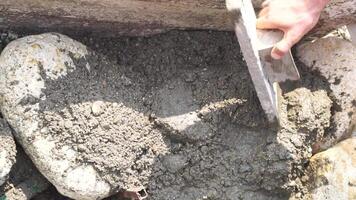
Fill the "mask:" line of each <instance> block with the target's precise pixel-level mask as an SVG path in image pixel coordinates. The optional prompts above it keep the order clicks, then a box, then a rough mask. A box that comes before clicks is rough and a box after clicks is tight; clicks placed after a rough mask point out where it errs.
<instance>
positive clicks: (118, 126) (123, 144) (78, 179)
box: [0, 33, 166, 200]
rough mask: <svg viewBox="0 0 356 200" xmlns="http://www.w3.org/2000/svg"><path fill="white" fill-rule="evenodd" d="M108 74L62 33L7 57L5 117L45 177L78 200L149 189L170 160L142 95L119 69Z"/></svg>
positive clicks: (1, 79)
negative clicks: (160, 164) (158, 162)
mask: <svg viewBox="0 0 356 200" xmlns="http://www.w3.org/2000/svg"><path fill="white" fill-rule="evenodd" d="M108 66H109V64H108V62H107V61H105V60H102V59H98V58H97V57H96V55H94V54H92V53H90V51H89V50H88V49H87V48H86V47H85V46H84V45H82V44H80V43H78V42H76V41H74V40H72V39H70V38H68V37H66V36H63V35H60V34H55V33H50V34H42V35H36V36H29V37H25V38H21V39H18V40H16V41H14V42H12V43H10V44H9V45H8V46H7V47H6V48H5V49H4V51H3V52H2V54H1V57H0V91H1V98H0V107H1V111H2V113H3V115H4V117H5V118H6V120H8V122H9V124H11V126H12V127H13V128H14V130H15V132H16V133H15V136H16V137H17V139H18V141H19V142H20V144H21V145H22V146H23V148H24V149H25V151H26V152H27V154H29V156H30V157H31V159H32V160H33V162H34V163H35V165H36V166H37V168H38V169H39V170H40V172H41V173H42V174H43V175H44V176H45V177H46V178H47V179H48V180H49V181H50V182H51V183H52V184H53V185H54V186H55V187H56V188H57V189H58V191H59V192H60V193H62V194H64V195H66V196H68V197H71V198H73V199H85V200H87V199H88V200H91V199H93V200H94V199H102V198H105V197H107V196H109V195H110V194H112V193H113V192H115V191H116V190H118V189H126V190H130V191H139V190H141V189H143V187H144V185H147V181H148V178H149V176H150V169H151V168H150V166H151V165H152V164H153V163H154V159H155V157H156V156H157V155H160V154H164V153H165V152H166V148H165V146H166V144H165V143H164V141H163V136H162V135H161V134H160V133H159V132H158V131H157V130H154V129H153V125H152V123H151V122H150V121H149V119H148V117H146V116H144V115H143V114H142V113H141V112H140V111H139V109H140V108H137V107H135V101H138V100H137V99H142V97H140V89H137V87H136V86H135V85H134V84H131V85H130V88H132V90H129V89H127V87H126V86H125V84H123V83H122V82H120V80H121V79H120V77H121V76H122V75H123V74H122V72H121V71H119V69H120V68H119V67H113V68H108ZM115 70H116V71H115ZM108 77H109V78H108ZM105 81H107V82H108V83H106V82H105Z"/></svg>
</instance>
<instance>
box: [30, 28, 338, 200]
mask: <svg viewBox="0 0 356 200" xmlns="http://www.w3.org/2000/svg"><path fill="white" fill-rule="evenodd" d="M77 40H78V41H80V42H82V43H84V44H86V45H87V46H89V47H90V48H91V49H93V50H94V52H95V53H92V54H91V55H92V56H91V57H90V58H89V59H90V60H91V63H96V64H94V65H91V68H90V70H91V71H90V73H87V72H86V70H85V69H86V68H85V66H84V67H78V68H77V70H75V71H74V72H73V73H71V74H69V75H68V76H66V77H65V78H64V79H60V80H56V81H53V82H50V81H49V80H47V82H46V85H47V88H46V91H45V93H46V96H47V98H48V101H47V104H46V105H42V107H41V109H42V111H43V113H44V114H43V118H44V120H45V121H46V122H47V123H48V127H49V128H50V129H51V133H52V134H53V135H52V136H53V137H56V134H57V133H59V132H61V133H63V135H62V136H68V137H64V138H65V139H66V142H68V141H72V143H73V145H74V146H75V148H76V151H78V152H80V154H81V157H82V159H83V161H85V162H88V163H91V164H93V165H94V167H95V168H96V169H97V170H98V171H101V172H103V173H104V172H105V171H110V172H117V173H119V174H120V172H124V173H121V175H120V176H118V178H117V179H110V178H109V177H108V179H107V180H108V181H109V182H110V181H112V182H117V181H120V183H121V185H120V188H121V189H127V190H135V189H137V188H140V189H143V188H142V187H144V189H146V190H147V192H148V193H149V195H150V197H151V198H150V199H157V200H158V199H182V200H183V199H287V198H289V196H290V195H291V194H292V193H298V192H300V188H298V181H300V179H301V178H302V177H303V175H304V174H303V169H304V167H305V165H306V164H307V159H308V158H309V157H310V156H311V145H312V144H313V143H314V142H315V141H317V140H318V139H320V138H321V137H322V136H323V134H324V131H325V129H326V128H327V127H328V126H329V124H328V122H329V121H330V107H331V101H330V100H329V98H328V93H327V92H329V89H328V84H327V83H326V82H325V81H323V80H322V79H321V78H320V77H318V76H317V74H313V76H312V77H311V76H310V75H309V74H311V72H308V71H306V68H304V67H303V66H300V67H301V71H302V72H301V73H302V75H303V74H304V75H306V76H305V78H303V80H302V81H300V82H299V83H287V84H285V85H284V86H283V88H284V90H285V91H286V94H285V99H286V100H285V101H284V103H283V105H284V117H285V118H284V119H285V121H284V123H283V124H282V125H285V126H282V128H280V129H278V128H277V127H271V126H270V125H269V124H268V123H267V120H266V119H265V116H264V113H263V110H262V109H261V107H260V104H259V101H258V99H257V97H256V93H255V91H254V87H253V85H252V82H251V79H250V76H249V73H248V71H247V67H246V65H245V63H244V61H243V58H242V54H241V52H240V50H239V47H238V45H237V40H236V38H235V36H234V34H233V33H229V32H212V31H171V32H168V33H165V34H161V35H156V36H151V37H148V38H145V37H137V38H130V37H121V38H116V39H112V38H107V39H105V38H101V39H100V38H77ZM76 64H77V65H83V64H84V63H81V61H80V60H77V63H76ZM309 78H310V79H309ZM296 87H304V89H301V90H294V89H295V88H296ZM305 88H307V89H305ZM299 93H302V94H303V96H307V97H306V98H307V100H308V99H309V100H310V101H304V100H305V99H300V97H301V96H300V94H299ZM63 99H65V101H62V100H63ZM27 100H28V101H30V100H31V99H27ZM320 100H323V101H320ZM48 102H51V103H52V104H51V103H49V104H48ZM312 102H320V104H318V105H316V104H313V103H312ZM68 105H69V106H68ZM303 108H306V109H307V110H305V113H303ZM300 110H302V111H300ZM306 113H308V114H309V113H312V114H310V115H307V114H306ZM118 116H128V117H127V120H126V121H125V118H122V117H118ZM303 117H304V118H303ZM132 118H135V119H136V120H134V121H132V120H131V119H132ZM316 119H317V121H315V123H311V124H307V125H308V126H305V124H304V122H306V121H308V120H309V121H310V120H316ZM298 120H302V121H298ZM80 122H82V123H80ZM85 122H87V123H85ZM311 122H314V121H311ZM118 124H119V125H120V124H126V126H124V128H125V129H122V128H123V126H119V125H118ZM142 124H143V125H144V126H142ZM291 124H292V125H291ZM82 126H85V127H82ZM143 129H144V131H142V130H143ZM125 132H129V133H131V135H130V136H129V137H125V134H123V133H125ZM142 133H149V134H147V135H142ZM92 135H94V136H95V137H93V136H92ZM62 136H61V138H62ZM103 144H104V145H103ZM133 144H135V146H132V145H133ZM58 145H60V144H58ZM58 148H60V146H58ZM296 182H297V183H296ZM54 193H55V189H54V188H51V189H50V190H48V191H46V192H45V193H43V194H41V195H39V196H38V197H36V198H34V199H37V200H41V199H49V200H50V199H58V198H60V197H59V196H60V195H58V194H54ZM301 195H302V194H301ZM60 199H63V198H60Z"/></svg>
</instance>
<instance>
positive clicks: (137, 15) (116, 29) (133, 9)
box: [0, 0, 232, 35]
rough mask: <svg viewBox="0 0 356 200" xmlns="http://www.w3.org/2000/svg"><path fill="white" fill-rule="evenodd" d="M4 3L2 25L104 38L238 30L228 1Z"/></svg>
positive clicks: (45, 0)
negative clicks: (234, 26) (235, 27)
mask: <svg viewBox="0 0 356 200" xmlns="http://www.w3.org/2000/svg"><path fill="white" fill-rule="evenodd" d="M205 1H207V0H198V1H193V0H189V1H170V0H161V1H160V0H153V1H147V0H146V1H138V0H1V1H0V11H1V12H0V19H1V20H0V27H3V28H11V29H22V30H30V31H31V30H36V29H38V30H50V31H59V32H62V33H63V32H76V33H88V32H89V33H90V32H95V33H99V34H102V35H110V34H119V35H120V34H124V35H125V34H126V35H145V34H151V33H156V32H161V31H164V30H167V29H171V28H179V29H215V30H232V23H231V22H230V21H229V16H228V13H227V12H226V10H225V9H224V6H225V5H224V1H221V0H214V1H212V2H215V4H214V5H212V4H211V3H210V4H204V2H205Z"/></svg>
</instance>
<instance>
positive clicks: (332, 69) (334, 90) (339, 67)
mask: <svg viewBox="0 0 356 200" xmlns="http://www.w3.org/2000/svg"><path fill="white" fill-rule="evenodd" d="M355 55H356V46H354V45H353V44H352V43H351V42H349V41H346V40H344V39H342V38H338V37H336V36H331V37H327V38H322V39H318V40H316V41H315V42H309V43H305V44H303V45H300V46H299V47H298V48H297V56H298V58H299V59H300V61H301V62H302V63H303V64H304V66H305V67H306V68H308V70H309V72H308V74H306V75H305V76H306V78H305V79H307V78H310V80H309V82H310V83H312V82H313V81H312V80H313V77H311V76H314V77H315V76H316V75H318V76H321V77H322V79H324V82H325V83H326V84H327V90H328V92H329V94H330V96H331V98H332V100H333V102H334V104H333V108H332V112H333V117H332V121H331V122H332V124H331V127H330V128H329V130H328V134H327V135H326V137H325V138H324V139H323V141H321V142H319V143H317V144H316V145H315V151H316V152H317V151H320V150H325V149H327V148H329V147H331V146H333V145H334V144H336V143H337V142H338V141H340V140H342V139H345V138H348V137H349V136H350V135H351V131H352V128H353V127H354V126H355V124H356V120H355V115H356V92H355V91H356V84H354V83H355V82H356V67H355V65H356V61H355ZM310 72H312V73H310Z"/></svg>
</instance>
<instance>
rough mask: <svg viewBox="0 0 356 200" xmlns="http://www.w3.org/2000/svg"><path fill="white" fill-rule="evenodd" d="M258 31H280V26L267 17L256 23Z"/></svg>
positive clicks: (259, 19)
mask: <svg viewBox="0 0 356 200" xmlns="http://www.w3.org/2000/svg"><path fill="white" fill-rule="evenodd" d="M256 27H257V28H258V29H278V25H277V24H276V23H275V22H274V21H272V20H270V19H268V18H267V17H260V18H258V19H257V21H256Z"/></svg>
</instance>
